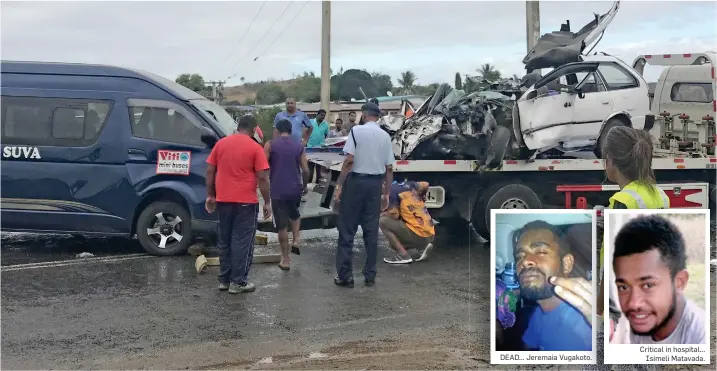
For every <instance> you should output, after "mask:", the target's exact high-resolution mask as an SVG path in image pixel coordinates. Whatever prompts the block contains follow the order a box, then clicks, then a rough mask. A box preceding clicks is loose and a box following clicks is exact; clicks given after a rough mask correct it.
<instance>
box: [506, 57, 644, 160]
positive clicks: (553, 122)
mask: <svg viewBox="0 0 717 371" xmlns="http://www.w3.org/2000/svg"><path fill="white" fill-rule="evenodd" d="M582 59H583V61H581V62H575V63H569V64H567V65H564V66H562V67H559V68H556V69H555V70H553V71H552V72H550V73H549V74H547V75H546V76H545V77H544V78H542V79H541V80H540V81H538V83H536V84H535V85H533V86H532V87H530V88H529V89H528V91H526V92H525V93H524V94H523V95H522V96H521V97H520V98H519V99H518V101H517V102H516V104H515V106H514V108H513V109H514V111H513V130H514V131H515V138H516V139H517V141H518V144H519V145H520V146H525V147H527V148H528V149H530V150H538V151H540V152H542V151H545V150H547V149H552V148H557V147H562V148H563V149H566V150H567V149H568V148H570V147H571V146H570V144H571V143H572V144H574V146H579V145H578V143H583V146H591V145H592V146H594V147H595V148H596V150H597V153H596V154H597V155H599V149H600V148H601V147H602V141H603V140H604V138H605V134H606V133H607V131H608V130H610V128H612V127H614V126H631V127H634V128H636V129H648V130H649V129H650V128H651V126H652V123H653V122H654V116H652V115H650V101H649V99H650V98H649V95H648V85H647V82H646V81H645V80H644V79H643V78H642V77H641V76H640V75H639V74H638V73H637V72H636V71H635V70H633V69H632V68H630V67H629V66H628V65H626V64H625V63H623V62H622V61H620V60H619V59H617V58H615V57H612V56H608V55H593V56H587V57H583V58H582ZM574 146H573V147H574Z"/></svg>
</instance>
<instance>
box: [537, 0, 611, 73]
mask: <svg viewBox="0 0 717 371" xmlns="http://www.w3.org/2000/svg"><path fill="white" fill-rule="evenodd" d="M618 9H620V2H619V1H615V2H614V3H613V4H612V7H611V8H610V10H609V11H608V12H607V13H605V14H603V15H598V14H595V19H593V20H592V22H590V23H588V24H586V25H585V26H584V27H583V28H582V29H580V31H578V32H575V33H574V32H571V31H570V24H569V23H567V24H563V25H562V26H561V27H560V31H553V32H551V33H547V34H545V35H543V36H542V37H540V39H538V42H537V43H536V44H535V46H534V47H533V48H532V49H531V50H530V51H529V52H528V54H527V55H526V56H525V58H523V63H524V64H525V69H526V70H527V71H528V73H530V72H532V71H534V70H539V69H541V68H556V67H558V66H562V65H564V64H566V63H570V62H578V61H579V60H580V59H579V57H580V55H581V54H582V53H583V51H584V50H585V49H586V47H587V46H589V45H592V47H591V48H590V49H589V50H588V52H589V51H591V50H592V49H593V48H595V46H597V43H598V42H599V41H600V39H601V38H602V34H603V32H605V29H606V28H607V26H608V25H609V24H610V22H612V20H613V19H614V18H615V15H616V14H617V11H618Z"/></svg>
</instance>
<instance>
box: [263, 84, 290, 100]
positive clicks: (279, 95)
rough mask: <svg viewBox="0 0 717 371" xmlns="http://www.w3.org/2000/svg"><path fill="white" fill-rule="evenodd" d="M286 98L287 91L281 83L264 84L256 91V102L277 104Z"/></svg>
mask: <svg viewBox="0 0 717 371" xmlns="http://www.w3.org/2000/svg"><path fill="white" fill-rule="evenodd" d="M285 100H286V92H285V91H284V89H282V88H281V86H279V85H274V84H267V85H263V86H262V87H260V88H259V90H258V91H257V92H256V101H255V104H276V103H281V102H283V101H285Z"/></svg>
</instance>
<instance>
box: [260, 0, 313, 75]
mask: <svg viewBox="0 0 717 371" xmlns="http://www.w3.org/2000/svg"><path fill="white" fill-rule="evenodd" d="M308 3H309V0H306V1H304V5H302V6H301V9H299V12H298V13H296V15H295V16H294V18H292V19H291V20H290V21H289V23H287V24H286V26H284V28H283V29H282V30H281V32H279V34H278V35H277V36H276V38H275V39H274V41H272V42H271V44H269V46H267V47H266V48H265V49H264V51H262V52H261V53H259V55H257V56H256V57H255V58H254V62H256V60H257V59H259V57H261V56H262V55H264V53H266V51H267V50H269V48H271V46H272V45H274V43H275V42H276V41H277V40H279V38H280V37H281V35H282V34H283V33H284V31H286V30H287V29H288V28H289V26H290V25H291V24H292V23H293V22H294V21H295V20H296V18H297V17H298V16H299V14H301V12H302V11H303V10H304V7H306V4H308Z"/></svg>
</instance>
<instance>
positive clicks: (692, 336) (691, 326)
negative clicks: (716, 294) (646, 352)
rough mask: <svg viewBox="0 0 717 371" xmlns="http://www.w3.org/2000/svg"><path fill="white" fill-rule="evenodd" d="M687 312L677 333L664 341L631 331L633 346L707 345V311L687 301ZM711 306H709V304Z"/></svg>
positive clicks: (673, 333) (678, 326) (681, 318)
mask: <svg viewBox="0 0 717 371" xmlns="http://www.w3.org/2000/svg"><path fill="white" fill-rule="evenodd" d="M685 300H686V301H687V302H686V303H685V310H684V311H683V312H682V317H680V322H679V323H678V324H677V327H676V328H675V331H672V333H671V334H670V336H668V337H667V338H665V339H664V340H662V341H654V340H652V336H650V335H647V336H641V335H636V334H634V333H632V331H630V343H631V344H645V345H652V344H655V345H660V344H681V345H687V344H689V345H692V344H707V336H708V335H707V331H706V327H705V311H704V310H702V308H699V307H697V305H695V303H693V302H692V301H690V300H689V299H685ZM708 305H709V304H708Z"/></svg>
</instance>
